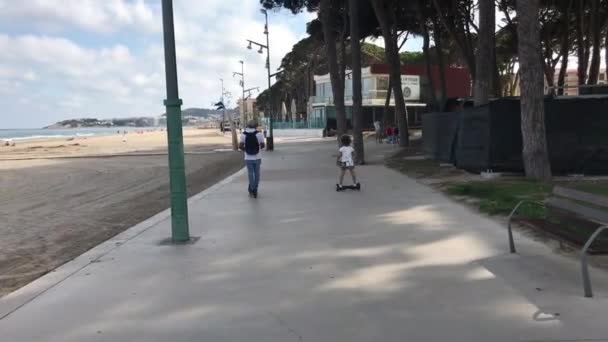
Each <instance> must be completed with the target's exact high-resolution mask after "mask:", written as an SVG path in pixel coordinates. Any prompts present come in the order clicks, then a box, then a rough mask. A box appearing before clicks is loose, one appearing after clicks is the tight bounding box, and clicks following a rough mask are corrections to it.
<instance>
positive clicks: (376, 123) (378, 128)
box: [374, 121, 380, 132]
mask: <svg viewBox="0 0 608 342" xmlns="http://www.w3.org/2000/svg"><path fill="white" fill-rule="evenodd" d="M374 128H375V129H376V132H380V121H374Z"/></svg>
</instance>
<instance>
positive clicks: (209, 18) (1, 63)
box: [0, 0, 419, 128]
mask: <svg viewBox="0 0 608 342" xmlns="http://www.w3.org/2000/svg"><path fill="white" fill-rule="evenodd" d="M258 4H259V1H258V0H204V1H203V0H176V1H174V7H175V8H174V10H175V22H176V24H175V25H176V43H177V51H178V77H179V86H180V97H181V98H182V99H183V101H184V106H185V107H210V106H211V104H212V103H213V102H214V101H216V100H217V99H218V98H219V96H220V81H219V79H220V78H223V79H224V84H225V87H226V88H227V89H228V90H229V91H231V92H232V93H233V94H235V97H234V98H233V99H232V101H231V102H232V103H231V104H232V105H234V103H235V102H236V99H237V97H236V94H239V93H240V91H239V85H238V80H237V79H235V78H233V77H232V72H233V71H237V70H240V64H239V63H238V61H239V60H244V61H245V74H246V86H247V87H248V88H250V87H257V86H259V87H261V89H264V88H265V85H266V78H265V72H266V71H265V69H264V62H265V61H264V57H263V56H261V55H259V54H257V53H255V51H250V50H247V49H245V47H246V43H245V39H247V38H249V39H252V40H258V41H260V40H263V39H264V36H263V29H264V28H263V15H262V14H260V12H259V5H258ZM314 16H315V15H314V14H310V13H303V14H299V15H297V16H294V15H292V14H291V13H289V12H287V11H280V12H276V13H271V15H270V34H271V42H270V44H271V52H272V55H271V60H272V66H273V68H276V67H277V66H278V64H279V63H280V60H281V58H282V57H283V56H284V55H285V53H287V52H288V51H289V50H291V47H292V46H293V44H294V43H296V42H297V41H298V40H300V39H302V38H304V37H305V36H306V33H305V29H306V22H308V21H310V20H311V19H312V18H314ZM377 43H378V44H380V45H381V44H382V42H381V41H380V42H377ZM406 48H407V49H418V48H419V42H417V41H411V42H410V43H409V44H408V46H407V47H406ZM164 91H165V85H164V64H163V46H162V24H161V12H160V0H20V1H15V0H0V108H1V109H0V128H36V127H41V126H45V125H48V124H51V123H54V122H56V121H59V120H62V119H68V118H80V117H85V116H86V117H97V118H111V117H126V116H135V115H158V114H160V113H163V112H164V108H163V106H162V101H163V99H164V97H165V93H164Z"/></svg>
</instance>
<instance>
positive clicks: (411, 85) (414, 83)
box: [401, 75, 420, 101]
mask: <svg viewBox="0 0 608 342" xmlns="http://www.w3.org/2000/svg"><path fill="white" fill-rule="evenodd" d="M401 86H402V87H403V97H405V100H406V101H418V100H420V76H409V75H403V76H401Z"/></svg>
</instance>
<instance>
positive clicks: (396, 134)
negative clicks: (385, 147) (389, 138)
mask: <svg viewBox="0 0 608 342" xmlns="http://www.w3.org/2000/svg"><path fill="white" fill-rule="evenodd" d="M398 143H399V127H398V126H395V128H393V144H398Z"/></svg>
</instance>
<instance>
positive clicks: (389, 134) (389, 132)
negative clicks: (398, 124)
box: [384, 124, 393, 144]
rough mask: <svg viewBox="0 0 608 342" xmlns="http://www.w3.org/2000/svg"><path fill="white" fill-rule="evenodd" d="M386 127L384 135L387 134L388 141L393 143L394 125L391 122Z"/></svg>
mask: <svg viewBox="0 0 608 342" xmlns="http://www.w3.org/2000/svg"><path fill="white" fill-rule="evenodd" d="M385 127H386V128H385V129H384V136H386V142H387V143H388V144H391V143H392V142H393V141H392V140H393V127H392V126H391V125H390V124H387V125H386V126H385Z"/></svg>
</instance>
